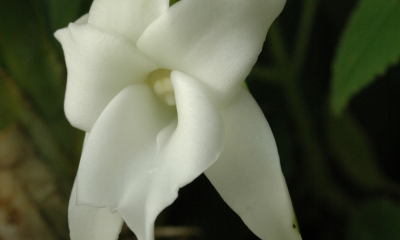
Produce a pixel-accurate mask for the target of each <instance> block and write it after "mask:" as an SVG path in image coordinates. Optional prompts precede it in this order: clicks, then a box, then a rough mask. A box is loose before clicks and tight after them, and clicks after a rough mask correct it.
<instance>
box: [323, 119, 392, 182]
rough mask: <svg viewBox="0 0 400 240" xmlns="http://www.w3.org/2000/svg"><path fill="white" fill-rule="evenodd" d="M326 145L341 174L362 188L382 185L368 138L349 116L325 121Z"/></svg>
mask: <svg viewBox="0 0 400 240" xmlns="http://www.w3.org/2000/svg"><path fill="white" fill-rule="evenodd" d="M326 126H327V134H328V142H329V146H330V149H331V151H332V154H333V155H334V156H335V157H336V160H337V162H338V164H339V166H340V167H341V169H342V170H343V172H344V173H345V174H346V175H347V176H348V177H349V179H350V180H352V181H353V182H354V183H356V184H357V185H358V186H360V187H363V188H365V189H376V188H378V187H380V186H382V185H383V184H384V183H385V177H384V175H383V174H382V172H381V171H380V169H379V165H378V163H377V161H376V159H375V154H374V152H373V150H372V147H371V145H370V143H369V141H368V136H367V134H366V133H365V132H364V130H363V129H362V128H361V126H360V125H359V124H358V123H357V122H356V120H355V119H353V118H351V117H350V116H349V115H348V114H344V115H342V116H339V117H336V116H330V117H329V118H328V122H327V125H326Z"/></svg>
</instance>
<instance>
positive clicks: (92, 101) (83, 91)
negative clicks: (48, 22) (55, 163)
mask: <svg viewBox="0 0 400 240" xmlns="http://www.w3.org/2000/svg"><path fill="white" fill-rule="evenodd" d="M83 20H84V19H82V21H83ZM55 36H56V37H57V39H58V40H59V41H60V42H61V43H62V46H63V48H64V52H65V59H66V63H67V68H68V82H67V91H66V96H65V106H64V108H65V114H66V116H67V118H68V120H69V121H70V123H71V124H72V125H73V126H74V127H76V128H79V129H81V130H84V131H86V132H90V130H91V128H92V126H93V124H94V122H95V121H96V119H97V118H98V116H99V115H100V113H101V112H102V111H103V109H104V108H105V106H107V104H108V103H109V102H110V101H111V99H112V98H114V97H115V96H116V95H117V93H118V92H120V91H121V90H122V89H124V88H125V87H126V86H128V85H130V84H132V83H135V82H143V81H145V80H146V79H147V76H148V74H149V72H151V71H153V70H155V69H157V66H156V65H155V64H154V63H153V62H152V61H150V60H149V59H148V58H146V57H145V56H144V55H143V54H142V53H141V52H139V51H138V50H137V49H136V48H135V47H134V46H133V45H131V44H130V43H129V42H127V41H126V40H125V39H124V38H122V37H120V36H118V35H115V34H110V33H108V32H104V31H100V30H99V29H97V28H96V27H93V26H91V25H90V24H83V25H77V24H70V25H69V27H68V28H64V29H61V30H59V31H57V32H56V33H55Z"/></svg>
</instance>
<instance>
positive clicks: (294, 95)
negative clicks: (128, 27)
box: [284, 84, 355, 213]
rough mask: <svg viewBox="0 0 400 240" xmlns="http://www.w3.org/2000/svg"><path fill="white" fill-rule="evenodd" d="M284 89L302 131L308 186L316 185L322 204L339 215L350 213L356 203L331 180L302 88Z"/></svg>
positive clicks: (290, 87)
mask: <svg viewBox="0 0 400 240" xmlns="http://www.w3.org/2000/svg"><path fill="white" fill-rule="evenodd" d="M285 86H286V88H285V89H284V90H285V93H286V99H288V104H289V109H290V110H291V113H292V117H293V118H294V122H295V124H296V129H297V130H298V131H299V136H300V139H299V142H300V144H301V148H302V149H303V153H304V156H305V157H304V161H305V169H306V171H308V172H307V173H306V174H305V175H306V176H308V177H309V182H310V183H312V184H314V186H315V189H316V190H317V191H318V192H319V195H320V196H321V197H322V198H323V200H324V201H325V202H328V203H329V204H330V205H331V206H333V207H334V208H335V210H336V211H338V212H342V213H345V212H348V211H351V210H352V209H353V207H354V206H355V203H354V202H353V200H352V199H351V198H350V197H348V196H347V195H346V194H344V193H343V192H342V191H341V190H340V188H339V187H338V186H337V185H336V184H335V183H334V182H333V180H332V178H331V177H330V176H329V172H328V171H327V169H328V166H327V164H326V159H325V156H324V153H323V151H322V148H321V145H320V144H319V141H318V136H317V135H316V133H315V129H314V127H313V126H314V122H313V119H312V117H311V116H310V115H309V112H308V109H307V108H306V103H305V101H304V98H303V97H302V96H301V94H300V91H299V90H300V87H299V86H298V85H297V84H287V85H285Z"/></svg>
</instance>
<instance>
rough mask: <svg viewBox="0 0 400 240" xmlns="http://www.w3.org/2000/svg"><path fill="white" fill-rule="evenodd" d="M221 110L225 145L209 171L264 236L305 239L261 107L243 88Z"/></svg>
mask: <svg viewBox="0 0 400 240" xmlns="http://www.w3.org/2000/svg"><path fill="white" fill-rule="evenodd" d="M221 114H222V117H223V119H224V123H225V147H224V151H223V152H222V154H221V156H220V158H219V159H218V161H217V162H216V163H215V164H214V165H212V166H211V167H210V168H209V169H207V170H206V172H205V174H206V176H207V177H208V179H209V180H210V181H211V183H212V184H213V185H214V187H215V188H216V189H217V191H218V192H219V194H220V195H221V197H222V198H223V199H224V200H225V202H226V203H227V204H228V205H229V206H230V207H231V208H232V209H233V210H234V211H235V212H236V213H237V214H238V215H239V216H240V217H241V218H242V220H243V221H244V222H245V223H246V225H247V226H248V227H249V228H250V230H251V231H253V233H254V234H256V235H257V236H258V237H259V238H261V239H265V240H267V239H268V240H300V239H301V237H300V234H299V233H298V231H297V229H294V228H293V224H294V222H293V221H294V214H293V210H292V205H291V201H290V196H289V193H288V191H287V187H286V183H285V180H284V177H283V175H282V172H281V167H280V163H279V156H278V151H277V147H276V145H275V140H274V137H273V135H272V132H271V129H270V128H269V125H268V123H267V121H266V119H265V117H264V115H263V113H262V111H261V109H260V108H259V107H258V105H257V103H256V102H255V101H254V99H253V98H252V96H251V95H250V94H249V93H248V92H247V91H246V90H245V89H241V90H240V91H239V92H238V93H237V94H236V96H235V98H234V99H233V100H232V101H231V102H230V103H229V104H228V105H227V106H226V107H225V108H224V109H223V110H222V111H221Z"/></svg>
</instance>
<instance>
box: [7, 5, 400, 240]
mask: <svg viewBox="0 0 400 240" xmlns="http://www.w3.org/2000/svg"><path fill="white" fill-rule="evenodd" d="M187 1H190V0H187ZM176 2H177V1H171V2H170V3H171V5H172V4H174V3H176ZM90 4H91V1H90V0H13V1H9V0H0V131H1V130H4V129H5V128H7V126H9V125H10V124H11V123H16V124H19V125H20V126H22V127H23V128H24V129H25V130H26V134H27V135H28V136H29V137H30V139H31V141H32V142H33V143H34V144H35V146H36V147H37V151H38V152H39V153H40V154H41V155H42V156H44V158H45V159H46V160H47V163H48V165H49V166H50V167H52V169H53V171H54V172H55V173H56V175H57V176H58V178H59V181H60V183H61V186H62V188H63V189H64V190H65V195H66V196H65V197H66V198H67V197H68V192H69V191H70V188H71V186H72V182H73V178H74V175H75V171H76V169H77V166H78V161H79V155H80V151H81V146H82V141H83V133H82V132H80V131H77V130H75V129H73V128H72V127H71V126H70V125H69V123H68V122H67V120H66V119H65V117H64V114H63V97H64V91H65V80H66V68H65V64H64V60H63V53H62V51H61V48H60V45H59V44H58V43H57V42H56V40H55V39H54V37H53V32H54V31H55V30H56V29H58V28H62V27H66V26H67V24H68V23H69V22H72V21H74V20H76V19H77V18H78V17H79V16H80V15H82V14H84V13H86V12H87V11H88V10H89V7H90ZM399 39H400V0H387V1H378V0H360V1H356V0H350V1H348V0H338V1H335V2H334V3H333V2H332V1H328V0H321V1H317V0H301V1H288V2H287V4H286V7H285V9H284V11H283V13H282V15H281V16H280V17H279V18H278V20H277V21H276V22H275V23H274V24H273V26H272V27H271V29H270V32H269V34H268V36H267V41H266V43H265V46H264V50H263V52H262V53H261V55H260V56H259V61H258V63H257V65H256V66H255V67H254V69H253V71H252V73H251V74H250V76H249V77H248V79H247V83H248V88H249V89H250V91H251V92H252V94H253V96H254V97H255V98H256V100H257V101H258V103H259V104H260V106H261V108H262V109H263V111H264V113H265V115H266V117H267V119H268V120H269V123H270V125H271V128H272V130H273V132H274V134H275V137H276V141H277V145H278V148H279V152H280V156H281V165H282V170H283V172H284V174H285V176H286V179H287V183H288V186H289V190H290V193H291V196H292V200H293V205H294V207H295V210H296V213H297V217H298V221H299V225H300V228H301V232H302V235H303V239H307V240H312V239H348V240H358V239H374V240H375V239H376V240H380V239H398V238H400V233H399V229H400V210H399V207H400V187H399V186H400V176H399V175H398V172H399V170H400V169H399V168H398V167H397V165H398V164H396V162H397V158H398V156H399V155H400V152H399V150H397V148H396V147H397V145H398V136H399V134H400V128H399V125H398V122H399V121H400V119H399V117H397V115H396V114H395V113H396V112H397V111H398V109H399V105H400V101H399V98H398V92H399V90H400V84H398V79H399V78H400V66H399V65H398V60H399V56H400V41H399ZM331 71H332V72H331ZM367 85H368V86H369V87H368V88H367ZM363 89H365V90H364V91H361V90H363ZM356 93H358V95H357V96H355V94H356ZM353 97H354V99H353ZM338 113H341V114H338ZM163 214H164V215H162V216H160V218H159V219H160V220H159V221H158V224H164V225H193V226H199V227H200V228H201V229H203V230H204V234H203V237H202V238H201V239H231V240H244V239H246V240H250V239H257V238H256V237H255V236H254V235H253V234H252V233H251V232H250V231H249V230H248V229H247V228H246V227H245V226H244V225H243V224H242V222H241V221H240V219H239V218H238V217H237V216H236V215H235V214H234V213H233V212H232V211H231V210H230V209H229V208H228V207H227V206H226V205H225V204H224V203H223V201H222V200H221V199H220V198H219V196H218V194H217V193H216V191H215V190H214V189H213V188H212V186H211V185H210V184H209V182H208V180H207V179H206V178H205V177H204V176H202V177H200V178H199V179H197V180H195V181H194V183H193V184H190V185H189V186H188V187H185V188H183V189H182V190H181V191H180V197H179V198H178V200H177V201H176V202H175V203H174V204H173V205H172V206H171V207H170V208H169V209H167V210H166V211H165V212H164V213H163ZM65 221H67V219H65ZM59 235H65V233H62V234H59Z"/></svg>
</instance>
